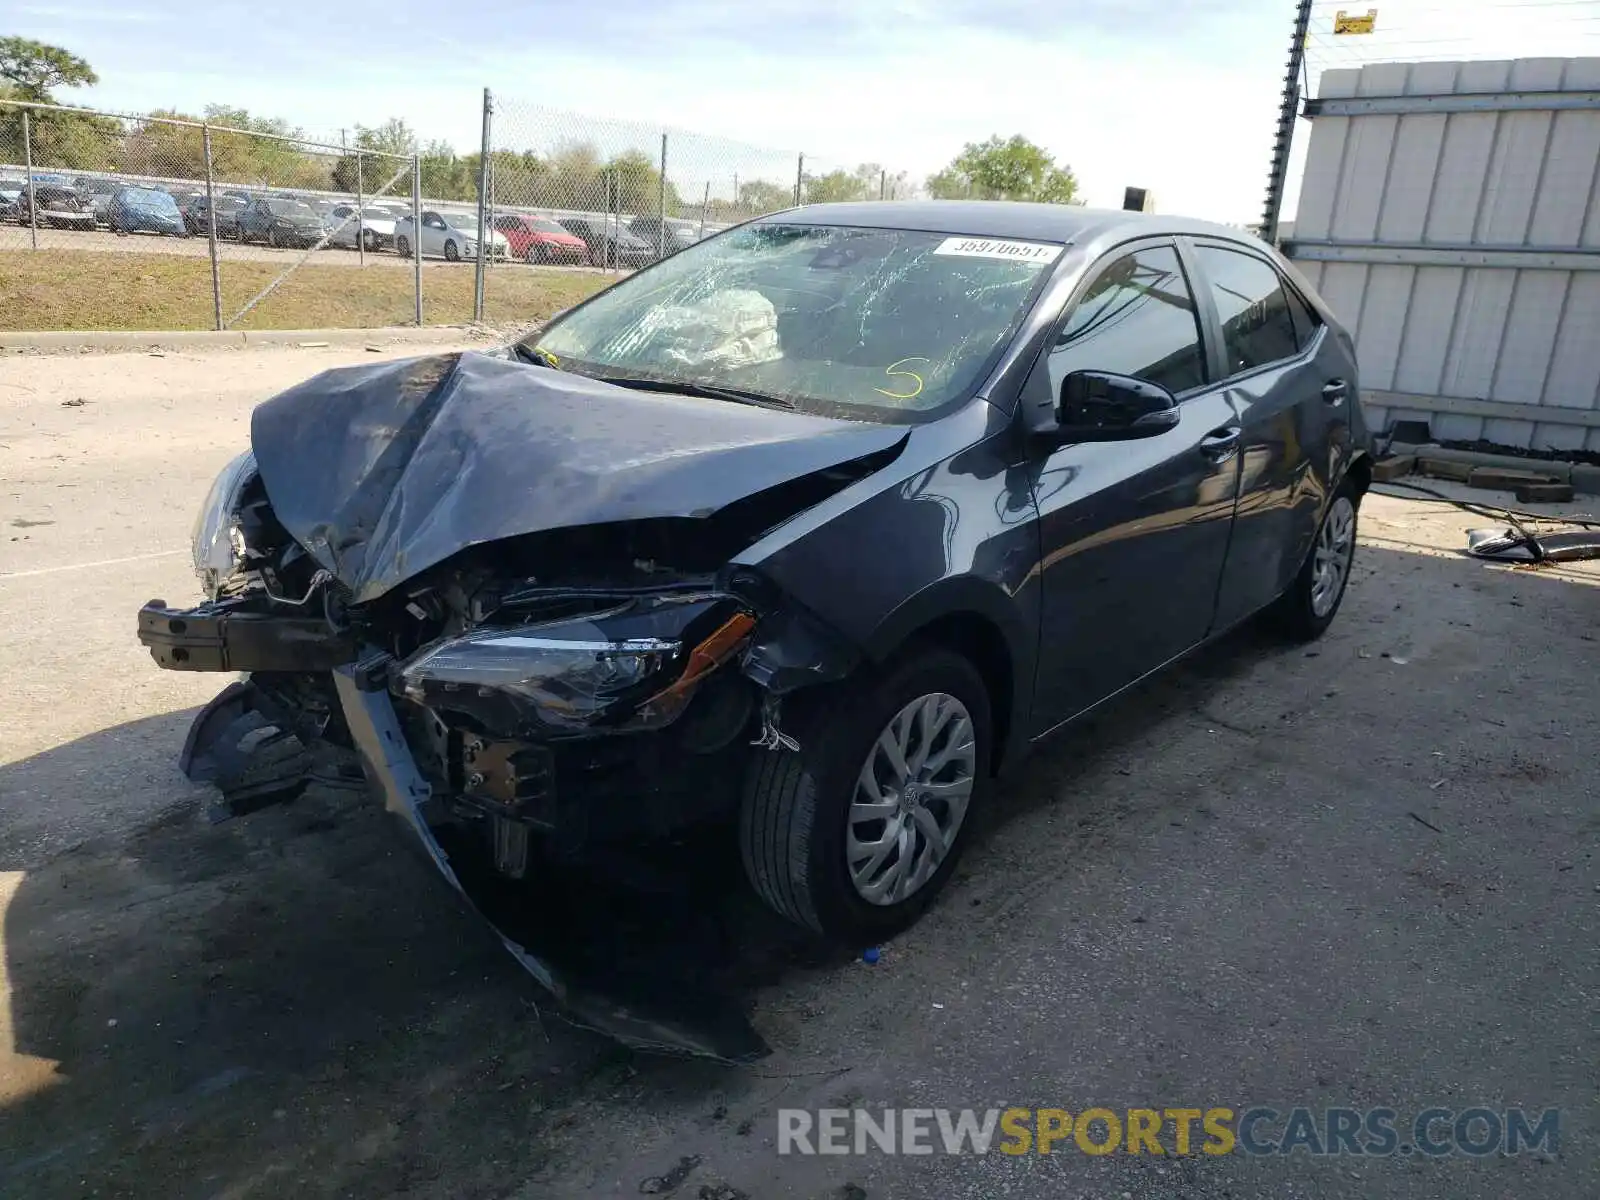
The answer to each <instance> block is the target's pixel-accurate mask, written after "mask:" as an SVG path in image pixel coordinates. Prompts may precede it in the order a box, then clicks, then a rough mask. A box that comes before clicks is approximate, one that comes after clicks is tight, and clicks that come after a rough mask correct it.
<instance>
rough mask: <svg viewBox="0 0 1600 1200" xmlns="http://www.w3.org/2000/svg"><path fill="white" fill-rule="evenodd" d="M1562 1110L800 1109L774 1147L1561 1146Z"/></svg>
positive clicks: (1043, 1150) (1156, 1151) (1547, 1149)
mask: <svg viewBox="0 0 1600 1200" xmlns="http://www.w3.org/2000/svg"><path fill="white" fill-rule="evenodd" d="M1560 1135H1561V1114H1560V1111H1559V1110H1557V1109H1553V1108H1547V1109H1543V1110H1541V1111H1538V1112H1534V1111H1532V1110H1526V1109H1521V1108H1510V1109H1492V1108H1487V1107H1471V1108H1463V1109H1450V1108H1424V1109H1420V1110H1418V1111H1417V1112H1416V1113H1415V1114H1414V1115H1412V1116H1409V1117H1402V1116H1401V1115H1400V1113H1399V1112H1398V1111H1397V1110H1395V1109H1393V1108H1369V1109H1355V1108H1325V1109H1312V1108H1304V1107H1300V1108H1289V1109H1284V1110H1279V1109H1276V1108H1272V1107H1268V1106H1265V1105H1255V1106H1252V1107H1248V1108H1232V1107H1210V1108H1128V1109H1119V1110H1112V1109H1109V1108H1086V1109H1083V1110H1081V1111H1079V1112H1077V1113H1073V1112H1070V1111H1068V1110H1067V1109H1062V1108H1005V1109H1000V1108H990V1109H971V1108H966V1109H950V1108H900V1109H895V1108H882V1109H875V1110H874V1109H865V1108H854V1109H850V1108H824V1109H818V1110H816V1111H815V1112H813V1111H812V1110H810V1109H803V1108H783V1109H779V1110H778V1153H779V1154H871V1153H877V1154H952V1155H954V1154H991V1153H998V1154H1009V1155H1024V1154H1053V1153H1074V1154H1089V1155H1104V1154H1117V1153H1122V1154H1151V1155H1174V1156H1180V1157H1181V1156H1184V1155H1191V1154H1209V1155H1222V1154H1249V1155H1288V1154H1306V1155H1312V1156H1324V1155H1329V1156H1337V1155H1357V1156H1370V1157H1386V1156H1390V1155H1397V1154H1398V1155H1413V1154H1415V1155H1422V1156H1424V1157H1430V1158H1438V1157H1444V1156H1446V1155H1452V1154H1465V1155H1472V1156H1477V1157H1481V1156H1485V1155H1491V1154H1520V1153H1522V1152H1523V1151H1525V1150H1535V1151H1543V1152H1544V1153H1546V1154H1550V1155H1556V1154H1558V1153H1559V1152H1560Z"/></svg>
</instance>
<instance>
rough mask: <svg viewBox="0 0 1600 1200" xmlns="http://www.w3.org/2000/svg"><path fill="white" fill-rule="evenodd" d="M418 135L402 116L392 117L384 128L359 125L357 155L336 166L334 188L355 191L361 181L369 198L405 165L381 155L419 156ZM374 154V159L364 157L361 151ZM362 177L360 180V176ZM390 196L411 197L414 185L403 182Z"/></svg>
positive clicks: (395, 186) (406, 181)
mask: <svg viewBox="0 0 1600 1200" xmlns="http://www.w3.org/2000/svg"><path fill="white" fill-rule="evenodd" d="M416 149H417V135H416V134H415V133H414V132H412V129H411V127H410V126H409V125H407V124H406V123H405V122H404V121H403V120H401V119H400V118H399V117H390V118H389V119H388V120H387V121H385V122H384V123H383V124H382V125H377V126H366V125H357V126H356V153H355V154H345V155H342V156H341V157H340V158H339V161H338V162H336V163H334V164H333V175H332V178H333V186H334V187H335V188H336V189H337V190H339V191H341V192H354V191H356V190H357V189H356V185H357V183H358V182H359V183H360V185H361V189H362V190H363V191H364V192H365V193H366V194H368V195H371V194H372V193H373V192H375V191H377V189H378V188H380V187H382V186H383V185H384V184H386V183H388V182H389V180H390V178H391V177H392V176H393V175H394V173H395V172H396V171H397V170H399V169H400V167H401V166H402V164H401V163H400V162H399V161H398V160H396V159H394V158H391V157H377V156H378V155H384V156H387V155H396V154H399V155H409V154H414V153H416ZM363 150H366V151H372V152H373V155H374V156H373V157H367V156H366V155H362V154H361V151H363ZM358 155H360V156H361V170H360V172H359V173H358V172H357V170H356V158H357V156H358ZM358 176H359V177H358ZM390 193H391V194H401V195H410V194H411V183H410V181H409V180H408V179H401V180H400V181H399V182H397V183H396V184H395V185H394V187H393V188H391V189H390Z"/></svg>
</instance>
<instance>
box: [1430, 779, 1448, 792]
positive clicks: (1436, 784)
mask: <svg viewBox="0 0 1600 1200" xmlns="http://www.w3.org/2000/svg"><path fill="white" fill-rule="evenodd" d="M1444 785H1445V780H1443V779H1435V780H1434V781H1433V782H1432V783H1430V784H1429V785H1428V789H1429V790H1430V791H1434V792H1437V791H1438V790H1439V789H1440V788H1442V787H1443V786H1444Z"/></svg>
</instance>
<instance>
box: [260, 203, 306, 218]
mask: <svg viewBox="0 0 1600 1200" xmlns="http://www.w3.org/2000/svg"><path fill="white" fill-rule="evenodd" d="M267 208H268V209H270V210H271V211H272V212H274V213H276V214H277V215H278V216H280V217H314V216H316V215H317V214H316V213H314V212H313V211H312V210H311V206H310V205H309V204H307V203H306V202H305V201H304V200H269V201H267Z"/></svg>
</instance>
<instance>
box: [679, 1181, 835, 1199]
mask: <svg viewBox="0 0 1600 1200" xmlns="http://www.w3.org/2000/svg"><path fill="white" fill-rule="evenodd" d="M862 1195H863V1196H864V1195H866V1193H865V1192H863V1193H862ZM696 1200H750V1195H749V1193H747V1192H741V1191H740V1190H739V1189H738V1188H736V1187H734V1186H733V1185H732V1184H727V1183H719V1184H715V1185H713V1184H709V1183H702V1184H701V1185H700V1191H699V1193H698V1194H697V1196H696Z"/></svg>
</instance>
